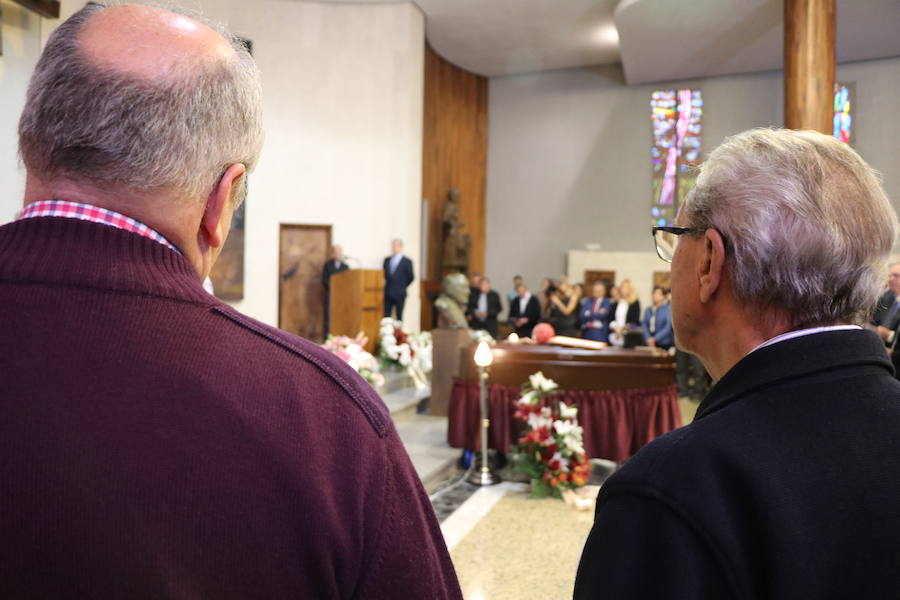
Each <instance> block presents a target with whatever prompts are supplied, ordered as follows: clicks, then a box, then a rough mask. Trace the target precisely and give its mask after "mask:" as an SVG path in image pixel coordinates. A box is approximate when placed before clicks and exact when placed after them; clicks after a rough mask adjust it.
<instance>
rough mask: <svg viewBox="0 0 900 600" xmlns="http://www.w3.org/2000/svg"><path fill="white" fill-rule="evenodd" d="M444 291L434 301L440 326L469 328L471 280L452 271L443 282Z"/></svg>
mask: <svg viewBox="0 0 900 600" xmlns="http://www.w3.org/2000/svg"><path fill="white" fill-rule="evenodd" d="M441 286H442V288H443V293H442V294H441V295H440V296H438V299H437V300H435V301H434V307H435V308H437V309H438V313H439V315H438V327H442V328H450V329H468V328H469V323H468V321H467V320H466V305H467V304H468V302H469V280H468V279H466V276H465V275H463V274H462V273H450V274H449V275H446V276H445V277H444V281H443V283H442V284H441Z"/></svg>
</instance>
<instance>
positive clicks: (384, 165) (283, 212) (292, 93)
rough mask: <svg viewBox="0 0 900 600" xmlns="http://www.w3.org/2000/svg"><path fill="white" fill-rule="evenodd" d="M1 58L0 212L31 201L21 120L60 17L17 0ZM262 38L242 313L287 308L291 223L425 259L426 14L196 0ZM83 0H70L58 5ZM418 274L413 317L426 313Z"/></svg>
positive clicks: (348, 242)
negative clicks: (284, 242)
mask: <svg viewBox="0 0 900 600" xmlns="http://www.w3.org/2000/svg"><path fill="white" fill-rule="evenodd" d="M0 1H2V3H3V4H2V6H3V9H4V30H3V34H4V36H3V37H4V51H5V55H4V56H3V57H2V58H0V222H6V221H8V220H10V219H11V218H12V217H13V216H14V215H15V212H16V211H17V210H18V209H19V207H20V205H21V196H22V189H23V173H22V172H21V171H19V170H17V168H16V161H15V144H16V136H15V128H16V122H17V120H18V115H19V113H20V112H21V107H22V102H23V100H24V95H25V87H26V85H27V79H28V77H29V75H30V72H31V70H32V69H33V67H34V64H35V62H36V61H37V57H38V54H39V48H40V43H41V40H42V39H44V40H46V37H47V36H48V35H49V32H50V31H52V29H53V28H54V27H55V26H56V24H57V23H58V21H50V20H44V19H40V18H39V17H37V16H35V15H34V14H33V13H29V12H27V11H25V10H24V9H21V8H19V7H17V6H16V5H14V4H12V3H11V2H9V1H8V0H0ZM187 4H188V5H191V6H194V7H196V8H199V9H201V10H202V11H203V12H204V13H205V14H207V15H209V16H211V17H213V18H216V19H219V20H221V21H223V22H225V23H227V24H228V25H229V27H230V28H231V29H232V30H233V31H234V32H235V33H237V34H238V35H241V36H243V37H247V38H249V39H251V40H252V41H253V53H254V56H255V58H256V60H257V63H258V64H259V67H260V70H261V72H262V80H263V88H264V92H263V93H264V110H265V127H266V144H265V147H264V149H263V154H262V157H261V160H260V163H259V166H258V168H257V169H256V172H255V173H254V174H253V175H251V177H250V181H251V184H250V197H249V199H248V204H247V217H246V233H245V235H246V238H245V239H246V256H245V265H246V270H245V298H244V300H243V301H241V302H238V303H236V306H237V307H238V308H239V309H240V310H242V311H243V312H245V313H247V314H249V315H251V316H253V317H256V318H258V319H261V320H263V321H265V322H267V323H270V324H273V325H274V324H277V321H278V314H277V311H278V232H279V224H281V223H311V224H331V225H333V229H332V239H333V241H334V242H335V243H340V244H342V245H343V246H344V249H345V252H346V253H347V254H350V255H352V256H355V257H358V258H359V259H360V263H361V266H362V267H363V268H380V267H381V261H382V259H383V258H384V256H385V255H387V254H388V253H389V251H390V240H391V239H392V238H394V237H399V238H402V239H403V240H404V241H405V242H406V249H405V251H406V254H408V255H409V256H410V257H412V258H413V260H414V263H415V266H416V268H417V269H419V268H420V264H419V256H420V241H419V237H420V216H419V215H420V212H421V205H420V201H421V198H420V196H421V188H422V185H421V173H422V166H421V162H422V160H421V153H422V110H423V104H422V103H423V92H424V89H423V88H424V40H425V23H424V17H423V15H422V13H421V12H420V11H419V9H418V8H417V7H416V6H415V5H413V4H412V3H405V4H389V5H334V4H318V3H311V2H284V1H279V0H256V1H254V2H253V6H252V8H248V6H247V3H246V2H245V1H243V0H193V1H192V2H188V3H187ZM82 5H83V1H82V0H63V3H62V16H63V18H65V17H67V16H69V15H70V14H71V13H72V12H74V11H75V10H77V9H78V8H80V7H81V6H82ZM419 311H420V307H419V292H418V283H414V284H413V285H412V286H410V289H409V298H408V300H407V304H406V309H405V311H404V312H405V317H406V318H405V321H406V322H407V324H408V325H410V326H411V327H413V328H414V329H417V328H418V323H419Z"/></svg>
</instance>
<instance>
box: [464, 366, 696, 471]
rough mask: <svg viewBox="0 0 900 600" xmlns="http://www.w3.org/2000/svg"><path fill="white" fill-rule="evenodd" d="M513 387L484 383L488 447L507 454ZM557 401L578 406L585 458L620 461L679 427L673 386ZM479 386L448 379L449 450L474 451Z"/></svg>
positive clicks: (576, 394)
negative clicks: (486, 399) (487, 416)
mask: <svg viewBox="0 0 900 600" xmlns="http://www.w3.org/2000/svg"><path fill="white" fill-rule="evenodd" d="M521 393H522V390H521V388H518V387H512V386H506V385H497V384H489V385H488V410H489V411H490V419H491V426H490V429H488V446H490V447H491V448H495V449H498V450H500V451H502V452H506V451H507V449H508V448H509V446H510V445H511V444H515V443H516V439H517V438H518V434H519V430H520V429H521V427H522V423H521V421H518V420H516V419H514V418H513V414H514V413H515V402H516V400H518V399H519V397H520V396H521ZM556 398H558V399H560V400H562V401H563V402H565V403H566V404H569V405H571V404H575V406H577V407H578V422H579V424H580V425H581V426H582V427H583V428H584V450H585V452H586V453H587V455H588V457H590V458H606V459H608V460H614V461H624V460H625V459H627V458H628V457H629V456H631V455H632V454H634V453H635V452H637V451H638V449H639V448H640V447H641V446H643V445H644V444H646V443H647V442H649V441H651V440H653V439H654V438H656V437H658V436H660V435H662V434H664V433H666V432H667V431H671V430H673V429H675V428H676V427H680V426H681V413H680V412H679V410H678V397H677V394H676V391H675V386H674V385H669V386H665V387H658V388H646V389H633V390H571V391H562V392H560V393H559V394H558V395H557V396H556ZM478 402H479V399H478V383H477V382H467V381H463V380H461V379H454V380H453V391H452V392H451V395H450V406H449V414H448V424H447V441H448V442H449V443H450V446H452V447H454V448H476V447H478V445H479V444H478V436H479V431H478V426H479V415H478Z"/></svg>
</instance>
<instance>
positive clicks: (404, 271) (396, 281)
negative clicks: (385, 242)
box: [384, 256, 415, 299]
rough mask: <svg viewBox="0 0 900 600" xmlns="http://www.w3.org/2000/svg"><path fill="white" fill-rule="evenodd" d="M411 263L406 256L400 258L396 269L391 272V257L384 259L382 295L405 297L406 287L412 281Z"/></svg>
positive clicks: (397, 297) (413, 277)
mask: <svg viewBox="0 0 900 600" xmlns="http://www.w3.org/2000/svg"><path fill="white" fill-rule="evenodd" d="M414 279H415V276H414V274H413V264H412V261H411V260H410V259H409V257H408V256H404V257H403V258H401V259H400V264H398V265H397V269H396V270H395V271H394V272H393V273H391V257H390V256H388V257H387V258H385V259H384V295H385V296H387V297H388V298H396V299H399V298H406V288H408V287H409V284H411V283H412V282H413V280H414Z"/></svg>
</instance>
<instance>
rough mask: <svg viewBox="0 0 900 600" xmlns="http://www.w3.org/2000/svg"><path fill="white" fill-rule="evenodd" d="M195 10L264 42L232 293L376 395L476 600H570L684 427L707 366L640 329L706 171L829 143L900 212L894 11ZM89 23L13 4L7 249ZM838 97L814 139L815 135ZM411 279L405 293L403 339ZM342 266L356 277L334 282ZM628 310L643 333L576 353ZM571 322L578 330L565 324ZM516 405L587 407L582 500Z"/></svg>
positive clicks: (8, 0) (406, 6) (451, 0)
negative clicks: (606, 511)
mask: <svg viewBox="0 0 900 600" xmlns="http://www.w3.org/2000/svg"><path fill="white" fill-rule="evenodd" d="M181 4H184V5H186V6H187V7H189V8H191V9H196V10H199V11H201V12H202V13H203V14H205V15H207V16H209V17H211V18H213V19H216V20H219V21H221V22H223V23H225V24H226V25H227V26H228V27H229V29H230V30H231V31H233V32H234V33H235V34H237V35H238V36H240V37H241V38H243V39H244V40H246V41H247V43H248V47H249V48H250V49H251V52H252V55H253V57H254V59H255V61H256V63H257V64H258V66H259V69H260V72H261V77H262V87H263V110H264V125H265V127H264V128H265V138H266V139H265V145H264V148H263V152H262V156H261V159H260V162H259V165H258V167H257V168H256V170H255V171H254V172H253V173H252V174H251V175H250V177H249V182H250V185H249V195H248V198H247V201H246V203H245V204H244V205H243V207H242V208H241V210H240V211H239V212H238V213H236V214H235V217H234V220H233V223H232V231H231V235H230V236H229V239H228V243H227V245H226V246H225V249H224V250H223V252H222V255H221V257H220V259H219V262H218V263H217V265H216V267H215V269H214V271H213V273H212V274H211V277H210V284H211V289H212V292H213V293H214V294H215V295H216V296H217V297H219V298H220V299H222V300H224V301H226V302H228V303H229V304H231V305H232V306H233V307H235V308H236V309H237V310H239V311H241V312H243V313H245V314H246V315H249V316H250V317H252V318H254V319H257V320H259V321H262V322H263V323H266V324H268V325H271V326H274V327H278V328H281V329H284V330H285V331H288V332H290V333H293V334H297V335H300V336H302V337H304V338H307V339H309V340H311V341H313V342H315V343H317V344H323V345H325V347H326V348H328V349H329V350H331V351H332V352H334V353H335V354H338V355H339V356H341V357H342V358H345V360H347V361H348V362H350V363H351V365H352V366H353V367H354V368H355V369H356V370H357V371H358V372H359V373H360V375H361V376H363V377H364V378H365V379H367V380H368V381H369V382H370V384H371V385H373V386H374V387H375V388H376V391H377V392H378V394H379V395H380V396H381V398H382V399H383V400H384V402H385V404H386V406H387V408H388V410H389V411H390V414H391V418H392V419H393V421H394V423H395V426H396V428H397V430H398V432H399V433H400V437H401V439H402V440H403V443H404V445H405V447H406V450H407V452H408V453H409V455H410V458H411V460H412V462H413V465H414V466H415V468H416V471H417V473H418V474H419V476H420V478H421V480H422V484H423V485H424V487H425V490H426V491H427V493H428V494H429V496H430V498H431V500H432V504H433V506H434V509H435V511H436V513H437V516H438V519H439V521H440V522H441V529H442V532H443V535H444V539H445V541H446V543H447V546H448V549H449V550H450V553H451V557H452V559H453V564H454V567H455V568H456V571H457V574H458V576H459V580H460V585H461V587H462V591H463V594H464V596H465V597H466V598H467V599H471V600H499V599H503V598H564V597H570V595H571V593H572V585H573V581H574V577H575V571H576V568H577V565H578V561H579V557H580V553H581V550H582V547H583V544H584V540H585V538H586V537H587V535H588V532H589V531H590V528H591V525H592V523H593V512H592V510H593V497H595V496H596V494H597V492H598V490H599V486H601V485H602V482H603V480H604V478H605V477H606V476H608V475H609V474H610V473H612V472H614V471H615V470H616V469H617V468H618V466H619V465H621V463H623V462H625V461H626V460H627V459H628V458H629V456H631V455H632V454H633V453H634V452H636V451H637V450H638V449H639V448H640V447H641V446H642V445H644V444H646V443H648V442H650V441H652V440H653V439H654V438H656V437H658V436H660V435H663V434H664V433H666V432H668V431H671V430H673V429H675V428H677V427H681V426H683V425H686V424H688V423H689V422H690V421H691V419H692V418H693V415H694V412H695V411H696V409H697V406H698V403H699V402H700V401H701V400H702V398H703V394H704V390H705V389H707V388H708V386H709V384H710V382H709V381H708V379H707V376H706V374H705V372H704V371H703V368H702V365H699V364H698V363H692V362H691V360H690V357H687V358H684V357H682V356H678V355H676V351H675V348H674V341H671V342H668V343H664V342H663V338H662V334H659V335H658V341H654V342H652V343H648V341H647V339H648V336H647V335H642V334H641V327H640V322H641V321H642V320H643V319H642V317H643V316H644V310H645V309H647V310H649V309H650V308H652V319H653V321H654V325H653V326H654V328H656V323H657V321H661V319H662V317H660V316H659V315H660V314H661V312H659V311H662V309H661V308H659V307H660V306H663V305H665V303H666V299H665V293H666V290H665V288H667V287H668V281H669V272H668V266H669V265H668V264H667V263H665V262H663V261H661V260H660V259H659V256H658V250H657V248H656V247H655V244H654V240H653V239H652V236H651V235H650V228H651V227H652V226H656V225H672V224H673V222H674V219H675V215H676V212H677V209H678V206H679V203H680V201H681V200H682V199H683V198H684V195H685V194H687V192H688V191H689V189H690V186H691V183H692V179H691V177H692V175H691V168H692V167H693V166H696V165H698V164H700V163H702V161H703V157H704V156H705V155H706V154H707V153H708V152H709V151H711V150H712V149H713V148H715V147H716V146H718V145H719V144H720V143H721V142H722V141H723V140H724V139H725V138H726V137H728V136H731V135H733V134H737V133H739V132H742V131H744V130H747V129H751V128H756V127H791V128H798V129H799V128H815V127H818V128H819V129H820V130H826V132H828V133H834V135H836V136H838V137H841V136H843V137H844V141H846V142H847V143H849V144H851V145H852V146H853V147H854V148H855V149H856V151H857V152H859V154H860V155H861V156H862V157H863V158H864V159H865V160H866V161H868V162H869V163H870V164H871V165H872V166H873V167H874V168H875V169H877V170H878V171H880V173H881V174H882V176H883V183H884V188H885V190H886V191H887V195H888V197H889V198H890V199H891V200H892V202H893V205H894V207H895V208H896V207H897V206H898V203H900V152H898V149H900V144H898V140H900V118H898V111H897V105H898V99H900V36H898V35H897V32H898V31H900V0H862V1H860V0H809V1H808V2H799V1H796V0H784V2H782V1H781V0H753V1H746V0H718V1H717V2H678V1H675V0H565V1H559V0H414V1H410V0H318V1H307V0H240V1H238V0H185V1H184V2H182V3H181ZM83 5H84V2H83V0H59V1H48V0H28V1H23V0H0V9H2V12H0V22H2V29H0V33H2V36H0V40H2V55H0V223H7V222H10V221H12V220H14V219H15V218H16V215H17V214H18V213H19V211H20V210H21V209H22V205H21V199H22V197H23V190H24V187H25V180H24V170H23V168H22V166H21V164H20V160H19V158H18V156H17V135H16V128H17V122H18V116H19V114H20V113H21V111H22V106H23V103H24V101H25V95H26V89H27V85H28V81H29V77H30V75H31V73H32V71H33V69H34V67H35V64H36V62H37V60H38V57H39V55H40V52H41V49H42V47H43V45H44V44H45V43H46V41H47V39H48V37H49V36H50V34H51V33H52V32H53V30H54V29H55V27H56V26H58V24H59V23H60V22H61V21H63V20H65V19H66V18H67V17H68V16H70V15H71V14H73V13H74V12H76V11H77V10H79V9H80V8H81V7H82V6H83ZM801 5H802V6H801ZM829 6H830V7H831V8H830V9H829ZM792 10H795V11H798V12H796V13H794V12H792ZM828 10H831V11H832V12H831V14H832V15H833V20H832V22H831V25H830V26H831V27H832V29H831V37H830V38H829V36H828V35H827V34H823V33H821V31H818V30H817V29H816V28H817V27H819V26H820V23H819V21H821V20H822V19H819V17H821V15H822V14H824V13H827V12H828ZM799 11H807V12H805V13H803V14H801V12H799ZM817 11H818V12H817ZM792 19H796V22H795V23H793V22H791V20H792ZM817 19H818V20H817ZM826 20H827V19H826ZM825 26H827V25H823V27H825ZM804 43H809V44H814V47H813V50H804V49H798V48H799V47H800V46H801V45H802V44H804ZM792 52H796V53H797V56H793V55H792ZM804 52H805V54H803V55H802V57H801V56H800V55H801V53H804ZM823 55H827V56H830V62H829V61H828V60H824V59H822V56H823ZM801 59H802V60H804V61H808V62H803V63H802V64H798V63H799V61H801ZM822 81H826V83H827V89H828V91H829V93H828V95H827V98H826V99H825V100H824V101H822V99H821V98H820V99H819V102H818V104H819V105H820V106H819V107H818V108H819V109H820V110H819V113H820V114H821V113H822V110H821V105H822V104H825V105H827V107H826V109H827V110H826V112H827V114H826V115H825V117H824V119H822V118H819V121H818V122H817V123H824V124H822V125H821V126H820V125H818V124H817V123H814V122H813V121H810V120H806V116H805V115H802V114H801V115H800V116H797V114H800V113H803V111H804V110H807V109H809V107H807V106H806V103H808V102H809V103H814V102H812V101H809V100H808V98H807V97H806V96H803V94H802V93H801V92H800V91H799V90H800V89H801V88H802V87H803V86H805V85H809V86H813V85H817V84H821V82H822ZM813 108H816V107H813ZM809 110H812V109H809ZM794 113H797V114H794ZM398 246H399V251H398ZM336 247H339V250H338V252H339V253H340V254H339V255H338V256H337V257H336V256H335V255H334V252H335V248H336ZM401 254H402V256H403V257H404V260H405V259H408V262H409V264H410V281H409V282H408V285H406V286H405V287H404V288H403V289H404V290H405V297H404V300H402V301H401V302H400V304H399V306H396V305H395V306H393V308H394V309H395V310H394V311H393V312H392V313H391V315H390V316H389V317H386V316H385V315H386V311H387V310H389V307H387V306H386V305H385V303H386V301H387V298H388V297H389V291H388V290H387V288H386V279H385V278H386V277H387V278H392V277H394V275H395V274H396V273H398V272H400V271H402V270H403V269H404V268H405V267H404V264H403V263H402V261H400V258H399V256H400V255H401ZM895 254H900V249H897V248H896V247H895ZM394 256H397V257H398V258H397V259H396V260H392V258H393V257H394ZM335 258H338V260H337V261H336V262H335ZM332 262H334V264H335V265H337V264H339V263H340V264H341V265H346V268H344V267H341V268H340V269H337V270H336V272H330V271H329V273H328V276H327V277H325V278H324V279H323V270H329V267H328V265H329V263H332ZM323 265H325V266H324V267H323ZM886 276H887V275H886ZM514 278H518V279H515V280H514ZM626 282H627V283H626ZM595 284H596V285H595ZM326 286H327V287H326ZM548 286H549V287H548ZM598 286H599V288H598ZM612 288H616V293H617V294H620V297H619V298H616V297H613V298H612V302H606V298H608V297H609V296H610V295H611V294H612V293H613V291H612ZM657 288H660V289H659V290H657ZM597 289H601V291H600V292H599V296H597V297H596V302H594V301H593V300H592V299H593V298H594V297H595V295H596V290H597ZM488 290H491V291H490V292H488ZM626 290H627V291H626ZM494 292H496V294H494ZM492 294H493V295H492ZM657 296H659V301H656V297H657ZM492 298H496V303H497V305H496V307H497V308H496V310H495V309H494V308H493V304H491V303H492V302H494V300H492ZM623 299H624V300H623ZM531 300H535V301H536V302H535V303H534V305H535V307H536V308H537V309H539V311H540V314H539V315H538V316H537V317H536V318H534V319H533V320H529V317H526V316H525V315H526V313H527V311H528V310H529V306H530V305H529V303H530V301H531ZM617 301H618V302H619V304H616V302H617ZM634 301H639V302H640V305H641V309H640V315H639V318H638V319H632V318H627V322H626V317H625V316H624V312H623V314H622V316H621V319H622V322H621V323H620V324H619V325H620V326H617V327H616V329H615V332H613V325H612V321H611V320H607V321H605V323H606V324H607V325H603V326H600V325H598V326H597V327H596V328H597V329H602V328H603V327H607V330H606V331H605V332H603V333H601V334H600V337H596V338H592V337H590V336H589V335H587V334H586V333H585V331H586V330H589V329H591V328H592V327H593V326H592V325H591V323H595V322H596V323H599V322H600V321H599V320H598V321H594V319H601V317H596V316H590V315H591V314H594V313H597V311H600V310H602V311H605V312H603V314H604V315H607V316H608V318H609V319H612V318H613V316H615V315H613V314H612V313H614V312H615V310H616V307H617V306H623V307H626V308H627V307H628V306H630V305H631V304H633V303H634ZM392 302H393V300H392ZM569 302H571V303H573V304H572V306H576V305H577V307H578V309H577V311H576V312H578V311H582V310H583V311H586V312H585V316H583V317H579V318H578V319H577V320H576V319H575V316H574V315H572V320H571V321H567V320H566V319H565V318H564V316H565V315H570V314H572V310H571V306H569V307H568V308H562V307H563V306H564V305H566V304H567V303H569ZM604 302H606V303H605V304H604ZM394 304H396V303H394ZM591 307H593V308H591ZM396 309H399V310H396ZM657 309H659V310H657ZM623 310H624V309H623ZM554 311H555V312H556V313H560V314H563V315H564V316H562V317H561V316H559V314H557V315H556V317H558V319H557V320H553V319H554V317H553V316H552V313H554ZM592 311H593V313H592ZM609 311H612V312H611V313H610V312H609ZM401 313H402V314H401ZM548 315H551V316H548ZM602 318H604V319H605V318H606V317H602ZM519 319H521V322H520V320H519ZM632 323H634V324H635V327H630V324H632ZM669 327H670V328H671V325H670V326H669ZM613 334H615V335H613ZM654 335H655V334H654ZM329 336H330V337H329ZM650 337H651V338H652V337H653V336H650ZM522 338H524V340H523V339H522ZM517 340H518V341H517ZM483 348H487V356H485V355H484V350H482V354H481V355H480V356H479V355H477V354H476V350H478V349H483ZM485 363H486V364H485ZM538 373H541V374H542V375H541V376H536V374H538ZM549 380H552V381H549ZM523 385H527V386H528V387H527V388H526V389H527V390H531V391H533V392H534V394H535V396H534V397H535V398H537V397H538V396H540V397H542V398H543V397H544V396H545V395H546V394H548V393H549V392H551V391H554V390H558V391H560V393H559V394H558V395H557V399H562V400H563V401H565V400H566V398H571V406H576V405H577V407H578V409H579V410H578V415H577V417H576V416H574V414H573V415H572V416H571V418H570V421H571V422H572V423H573V424H574V423H575V422H576V420H577V422H578V424H580V429H579V431H578V432H577V438H578V439H577V442H573V444H575V445H576V446H578V449H579V450H580V452H574V454H573V455H572V457H571V460H572V461H573V463H572V464H573V465H578V466H577V467H576V466H573V468H572V469H571V470H566V472H565V473H564V479H562V480H560V479H558V477H557V475H559V473H560V472H561V471H559V470H558V469H557V471H554V473H556V475H553V474H551V475H550V476H548V477H543V476H542V475H541V472H536V471H534V470H532V471H530V472H529V468H531V469H535V468H538V467H537V466H535V465H530V464H524V463H523V462H522V461H521V460H520V459H517V455H516V449H517V448H518V449H519V450H521V449H522V448H523V447H525V444H526V442H523V441H522V440H523V439H524V438H523V437H520V436H522V435H523V430H522V426H523V422H524V423H527V422H528V421H527V413H528V409H527V407H526V408H524V409H523V408H522V405H521V398H520V397H521V395H522V386H523ZM488 390H489V391H488ZM576 399H577V400H576ZM625 405H627V406H628V408H627V410H626V409H623V408H621V407H622V406H625ZM484 411H487V415H484V414H483V412H484ZM522 411H524V412H522ZM564 412H565V411H563V414H564ZM485 417H487V418H488V419H489V426H486V425H485V421H483V420H482V419H483V418H485ZM485 443H486V446H485ZM488 449H489V451H488ZM579 456H580V457H583V459H584V462H583V464H581V463H579V462H578V461H579V460H581V459H579ZM483 457H485V458H487V460H486V461H485V460H484V458H483ZM543 466H544V467H546V469H550V467H549V466H546V465H543ZM579 469H580V470H579ZM551 471H552V469H551ZM543 472H544V473H548V472H549V471H546V470H545V471H543ZM542 477H543V478H542ZM533 496H543V497H540V498H535V497H533ZM548 557H552V559H548Z"/></svg>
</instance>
